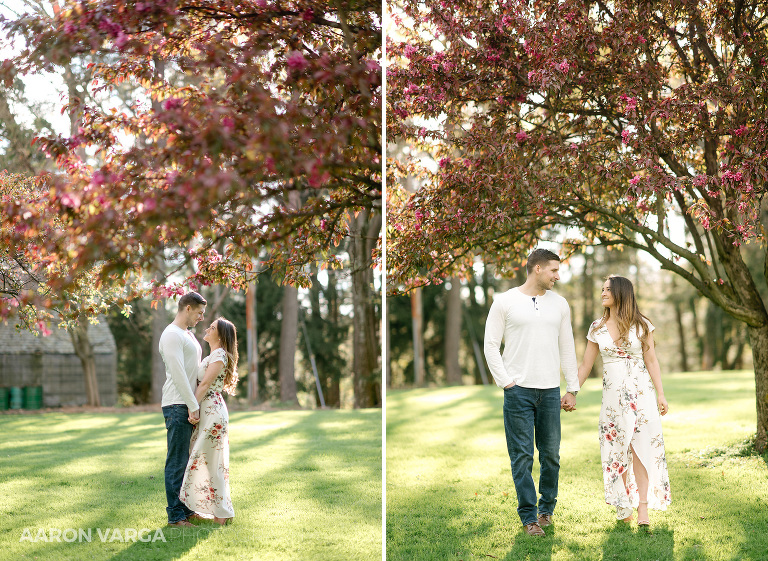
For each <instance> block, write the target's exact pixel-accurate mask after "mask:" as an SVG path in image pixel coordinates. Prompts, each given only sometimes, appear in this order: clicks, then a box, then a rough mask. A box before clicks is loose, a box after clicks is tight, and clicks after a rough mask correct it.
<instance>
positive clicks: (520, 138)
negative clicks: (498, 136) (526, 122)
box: [515, 131, 528, 142]
mask: <svg viewBox="0 0 768 561" xmlns="http://www.w3.org/2000/svg"><path fill="white" fill-rule="evenodd" d="M515 138H516V139H517V141H518V142H525V141H526V140H528V134H527V133H526V132H525V131H520V132H519V133H517V134H516V135H515Z"/></svg>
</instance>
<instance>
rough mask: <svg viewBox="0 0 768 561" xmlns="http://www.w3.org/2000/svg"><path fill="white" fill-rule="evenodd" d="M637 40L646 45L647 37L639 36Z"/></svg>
mask: <svg viewBox="0 0 768 561" xmlns="http://www.w3.org/2000/svg"><path fill="white" fill-rule="evenodd" d="M637 40H638V41H639V42H640V43H643V44H645V37H643V36H642V35H638V36H637Z"/></svg>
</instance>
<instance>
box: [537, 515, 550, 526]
mask: <svg viewBox="0 0 768 561" xmlns="http://www.w3.org/2000/svg"><path fill="white" fill-rule="evenodd" d="M551 525H552V515H551V514H540V515H539V526H541V527H542V528H546V527H547V526H551Z"/></svg>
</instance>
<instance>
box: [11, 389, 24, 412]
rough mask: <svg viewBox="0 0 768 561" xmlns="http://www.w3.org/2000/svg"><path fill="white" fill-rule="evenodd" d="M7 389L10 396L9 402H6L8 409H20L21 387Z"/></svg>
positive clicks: (21, 401)
mask: <svg viewBox="0 0 768 561" xmlns="http://www.w3.org/2000/svg"><path fill="white" fill-rule="evenodd" d="M9 389H10V391H9V393H10V396H11V399H10V403H9V404H8V407H9V409H21V406H22V404H23V392H22V391H21V388H19V387H16V386H14V387H12V388H9Z"/></svg>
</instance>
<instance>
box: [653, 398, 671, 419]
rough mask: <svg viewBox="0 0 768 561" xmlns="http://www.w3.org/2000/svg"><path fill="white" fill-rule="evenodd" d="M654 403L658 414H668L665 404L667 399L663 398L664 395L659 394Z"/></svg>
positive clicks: (667, 407)
mask: <svg viewBox="0 0 768 561" xmlns="http://www.w3.org/2000/svg"><path fill="white" fill-rule="evenodd" d="M656 401H657V403H658V405H659V413H661V414H662V415H666V414H667V413H669V405H668V404H667V399H666V398H665V397H664V394H661V395H660V396H658V397H657V398H656Z"/></svg>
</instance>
